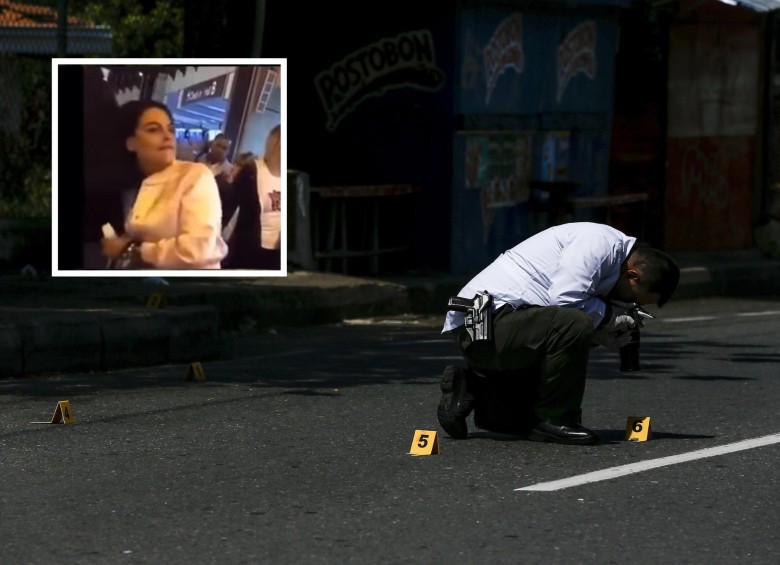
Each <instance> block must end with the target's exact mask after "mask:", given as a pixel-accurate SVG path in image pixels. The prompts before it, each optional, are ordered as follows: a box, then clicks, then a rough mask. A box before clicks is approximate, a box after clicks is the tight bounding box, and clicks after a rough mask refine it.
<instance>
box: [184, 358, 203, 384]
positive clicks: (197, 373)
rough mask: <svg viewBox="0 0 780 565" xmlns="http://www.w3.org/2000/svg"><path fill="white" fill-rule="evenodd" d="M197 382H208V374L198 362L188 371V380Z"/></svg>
mask: <svg viewBox="0 0 780 565" xmlns="http://www.w3.org/2000/svg"><path fill="white" fill-rule="evenodd" d="M193 379H194V380H196V381H205V380H206V372H205V371H204V370H203V365H201V364H200V361H196V362H195V363H192V364H191V365H190V367H189V369H187V377H186V380H188V381H191V380H193Z"/></svg>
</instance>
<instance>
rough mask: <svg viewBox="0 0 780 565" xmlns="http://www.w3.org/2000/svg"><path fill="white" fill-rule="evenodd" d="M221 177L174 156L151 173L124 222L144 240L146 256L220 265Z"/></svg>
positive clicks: (159, 263) (223, 249)
mask: <svg viewBox="0 0 780 565" xmlns="http://www.w3.org/2000/svg"><path fill="white" fill-rule="evenodd" d="M221 224H222V203H221V201H220V198H219V191H218V189H217V183H216V181H215V180H214V175H213V174H212V173H211V171H210V170H209V168H208V167H207V166H206V165H203V164H202V163H192V162H189V161H174V162H173V163H172V164H171V165H170V166H169V167H168V168H166V169H164V170H163V171H160V172H159V173H155V174H153V175H151V176H149V177H147V178H146V179H145V180H144V181H143V183H142V184H141V188H140V190H139V191H138V196H137V197H136V199H135V203H134V204H133V209H132V210H131V211H130V216H129V217H128V219H127V222H126V223H125V230H126V233H127V234H128V235H130V236H131V237H132V238H133V239H135V240H136V241H140V242H142V243H141V246H140V248H141V258H142V259H143V260H144V261H145V262H146V263H149V264H150V265H152V266H154V267H155V268H157V269H219V268H220V262H221V261H222V259H223V258H224V257H225V255H227V249H228V248H227V244H226V243H225V241H224V240H223V239H222V236H221Z"/></svg>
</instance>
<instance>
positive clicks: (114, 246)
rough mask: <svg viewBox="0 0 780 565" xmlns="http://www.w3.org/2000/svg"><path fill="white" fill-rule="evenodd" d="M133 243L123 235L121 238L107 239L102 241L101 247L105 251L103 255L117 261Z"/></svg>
mask: <svg viewBox="0 0 780 565" xmlns="http://www.w3.org/2000/svg"><path fill="white" fill-rule="evenodd" d="M131 241H133V240H132V238H130V237H128V236H126V235H123V236H120V237H106V238H103V239H102V240H101V241H100V247H101V248H102V250H103V255H104V256H105V257H107V258H108V259H112V260H113V259H116V258H117V257H119V256H120V255H121V254H122V252H123V251H124V250H125V249H126V248H127V246H128V245H130V242H131Z"/></svg>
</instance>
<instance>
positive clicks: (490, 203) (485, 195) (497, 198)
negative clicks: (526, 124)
mask: <svg viewBox="0 0 780 565" xmlns="http://www.w3.org/2000/svg"><path fill="white" fill-rule="evenodd" d="M531 139H532V134H531V133H530V132H514V133H506V134H504V133H501V134H474V135H469V136H468V137H467V138H466V158H465V159H464V162H465V167H466V170H465V177H466V188H468V189H478V190H480V201H481V204H482V225H483V239H484V241H485V242H487V238H488V235H489V233H490V226H491V225H492V223H493V215H494V213H495V210H496V209H498V208H506V207H510V206H516V205H517V204H521V203H523V202H526V201H527V200H528V197H529V195H530V189H529V180H530V176H531Z"/></svg>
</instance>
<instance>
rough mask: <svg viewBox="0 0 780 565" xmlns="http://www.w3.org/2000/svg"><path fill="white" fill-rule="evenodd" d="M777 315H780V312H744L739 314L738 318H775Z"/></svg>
mask: <svg viewBox="0 0 780 565" xmlns="http://www.w3.org/2000/svg"><path fill="white" fill-rule="evenodd" d="M775 314H780V310H767V311H766V312H742V313H740V314H737V316H745V317H747V316H774V315H775Z"/></svg>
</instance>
